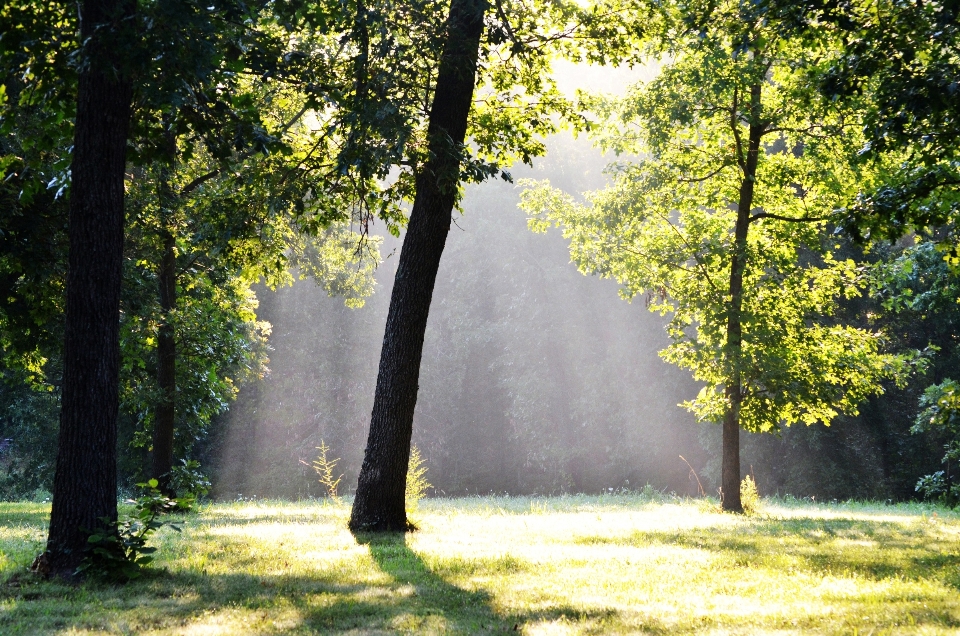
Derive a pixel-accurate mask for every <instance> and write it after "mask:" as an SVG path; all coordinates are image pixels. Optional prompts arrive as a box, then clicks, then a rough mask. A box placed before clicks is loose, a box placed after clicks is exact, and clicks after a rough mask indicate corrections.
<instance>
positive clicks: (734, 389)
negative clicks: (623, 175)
mask: <svg viewBox="0 0 960 636" xmlns="http://www.w3.org/2000/svg"><path fill="white" fill-rule="evenodd" d="M759 116H760V84H755V85H753V86H751V87H750V132H749V138H748V142H747V144H748V145H747V156H746V161H745V162H744V165H743V180H742V181H741V182H740V199H739V201H738V203H737V224H736V229H735V230H734V239H733V258H732V260H731V263H730V288H729V290H730V311H729V313H728V315H727V342H726V346H725V347H724V349H725V351H724V356H725V357H726V362H727V365H728V368H729V371H728V372H729V374H730V375H729V377H728V380H727V386H726V387H725V389H726V390H725V393H726V398H727V411H726V412H725V413H724V414H723V462H722V469H721V478H720V483H721V489H722V498H723V501H722V507H723V509H724V510H727V511H730V512H743V505H742V504H741V502H740V405H741V403H742V402H743V385H742V382H741V374H740V365H741V353H742V349H743V325H742V324H741V314H742V312H743V273H744V270H745V269H746V265H747V234H748V232H749V230H750V210H751V209H753V190H754V184H755V183H756V175H757V161H758V160H759V157H760V140H761V138H762V136H763V125H762V124H761V123H760V121H759ZM733 125H734V126H737V125H739V124H738V123H737V122H736V121H733Z"/></svg>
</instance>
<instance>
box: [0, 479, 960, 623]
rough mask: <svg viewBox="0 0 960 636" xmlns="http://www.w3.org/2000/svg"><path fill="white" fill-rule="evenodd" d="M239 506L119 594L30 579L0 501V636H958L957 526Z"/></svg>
mask: <svg viewBox="0 0 960 636" xmlns="http://www.w3.org/2000/svg"><path fill="white" fill-rule="evenodd" d="M348 513H349V509H348V508H347V506H346V505H341V506H336V505H332V504H323V503H310V502H307V503H282V502H253V503H251V502H243V503H236V504H224V505H214V506H209V507H207V508H205V509H203V511H202V512H201V513H200V514H197V515H191V516H187V517H185V524H184V529H183V533H182V534H181V535H178V534H176V533H175V532H172V531H170V530H167V529H164V530H163V531H161V532H160V534H159V535H158V536H157V538H156V539H155V540H154V542H153V543H154V545H157V546H158V547H159V551H158V553H157V556H158V559H157V561H156V563H155V564H154V565H155V567H152V568H151V569H150V570H149V571H148V572H147V573H146V574H145V576H144V577H143V578H141V579H138V580H137V581H135V582H133V583H131V584H128V585H126V586H110V585H102V584H92V583H91V584H86V585H82V586H78V587H71V586H66V585H63V584H60V583H54V582H46V581H40V580H37V579H36V578H35V577H33V576H32V575H28V574H25V567H26V566H27V565H28V564H29V563H30V561H31V560H32V559H33V557H34V556H35V555H36V554H37V552H39V550H40V549H41V547H42V545H43V540H44V537H45V526H44V524H45V523H46V517H47V514H48V506H47V505H46V504H27V503H15V504H0V581H2V583H0V633H2V634H96V633H112V634H132V633H137V634H141V633H150V634H154V633H156V634H274V633H282V634H287V633H293V634H312V633H348V634H380V633H397V632H401V633H404V632H406V633H492V632H504V631H513V630H514V629H516V630H517V631H520V632H522V633H526V634H568V633H569V634H606V633H654V634H665V633H669V634H677V633H681V634H682V633H707V634H732V633H735V634H750V633H765V634H769V633H775V634H801V633H810V632H815V633H816V632H819V633H836V634H884V633H886V634H911V633H915V634H942V633H960V516H958V515H957V514H956V513H953V512H951V511H949V510H945V509H942V508H935V507H932V506H920V505H898V506H883V505H874V504H853V503H851V504H832V505H831V504H828V505H820V504H817V505H814V504H810V503H803V502H797V501H778V500H764V503H763V506H762V511H761V512H760V513H759V514H757V515H754V516H750V517H742V516H736V515H724V514H718V513H717V512H715V511H714V510H713V508H712V507H711V506H710V505H709V504H708V503H706V502H702V501H700V502H698V501H693V500H679V499H673V500H671V499H669V498H651V497H643V496H640V495H613V496H603V497H592V496H576V497H559V498H522V497H510V498H508V497H485V498H473V499H456V500H426V501H424V502H422V503H421V505H420V508H419V510H418V513H417V521H418V522H419V524H420V527H421V531H420V532H417V533H414V534H411V535H408V536H406V537H395V536H361V537H358V538H355V537H354V536H352V535H351V534H350V533H349V532H347V530H346V519H347V515H348Z"/></svg>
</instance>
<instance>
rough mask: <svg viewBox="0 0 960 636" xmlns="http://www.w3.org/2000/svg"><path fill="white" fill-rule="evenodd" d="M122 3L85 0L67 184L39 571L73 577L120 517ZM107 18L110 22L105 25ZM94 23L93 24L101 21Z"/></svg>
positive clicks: (125, 121) (125, 7)
mask: <svg viewBox="0 0 960 636" xmlns="http://www.w3.org/2000/svg"><path fill="white" fill-rule="evenodd" d="M134 8H135V5H134V4H133V3H132V2H130V1H129V0H84V2H83V4H82V7H81V12H80V15H81V28H80V33H81V41H85V40H88V39H90V41H89V42H88V44H87V53H88V56H89V57H88V58H87V59H88V61H89V63H88V64H87V65H86V66H85V67H84V70H83V71H82V72H81V73H80V76H79V83H78V87H77V116H76V125H75V130H74V148H73V163H72V166H71V170H72V184H71V190H70V229H69V236H70V253H69V265H68V267H69V269H68V272H67V308H66V326H65V335H64V348H63V387H62V402H61V413H60V435H59V447H58V451H57V466H56V474H55V476H54V482H53V510H52V512H51V515H50V533H49V537H48V540H47V549H46V553H45V554H44V555H41V558H40V559H38V563H37V567H38V569H39V570H42V571H44V572H45V573H47V574H50V575H53V576H61V577H65V578H70V577H73V576H74V573H75V571H76V568H77V566H78V565H79V564H80V561H81V560H82V559H83V557H84V555H85V553H86V549H87V545H88V544H87V532H86V531H87V530H94V529H97V528H103V527H104V522H103V520H102V519H104V518H105V519H106V522H107V523H108V524H109V523H110V522H115V521H116V518H117V461H116V452H117V411H118V405H119V385H118V382H119V380H118V378H119V366H120V364H119V358H120V346H119V316H120V280H121V268H122V256H123V255H122V252H123V219H124V211H123V192H124V188H123V178H124V168H125V159H126V148H127V131H128V128H129V122H130V110H131V82H130V80H129V78H128V77H127V76H126V74H125V73H124V71H123V69H122V68H121V65H120V64H119V63H115V62H119V61H120V56H121V55H124V54H125V53H124V47H123V46H118V45H117V42H116V41H111V40H114V38H115V36H116V33H117V27H116V24H118V23H119V22H120V20H121V19H122V18H124V17H127V16H129V15H131V14H132V13H133V11H134ZM110 22H113V23H114V26H113V28H111V27H110V26H104V25H107V24H108V23H110ZM98 27H99V28H98Z"/></svg>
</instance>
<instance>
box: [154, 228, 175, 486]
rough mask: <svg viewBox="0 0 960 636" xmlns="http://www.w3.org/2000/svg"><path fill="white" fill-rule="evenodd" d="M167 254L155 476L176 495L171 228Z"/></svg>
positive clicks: (162, 278)
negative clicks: (173, 472) (172, 479)
mask: <svg viewBox="0 0 960 636" xmlns="http://www.w3.org/2000/svg"><path fill="white" fill-rule="evenodd" d="M162 236H163V256H162V257H161V260H160V276H159V282H160V309H161V312H162V314H163V318H162V322H161V324H160V329H159V331H158V333H157V357H158V363H159V364H158V367H157V385H158V386H159V387H160V403H159V404H158V405H157V410H156V413H155V415H154V421H153V469H152V471H151V477H153V478H154V479H156V480H157V482H158V483H159V486H158V488H159V489H160V492H162V493H163V494H165V495H167V496H168V497H173V496H175V493H174V492H173V489H172V487H171V484H170V477H171V474H170V473H171V470H172V469H173V431H174V422H175V417H176V409H175V405H176V396H177V345H176V340H175V334H174V328H173V323H172V314H173V312H174V311H175V310H176V308H177V263H176V254H175V252H174V248H175V246H176V241H175V239H174V236H173V233H172V232H171V231H170V229H169V228H168V227H165V228H164V230H163V235H162Z"/></svg>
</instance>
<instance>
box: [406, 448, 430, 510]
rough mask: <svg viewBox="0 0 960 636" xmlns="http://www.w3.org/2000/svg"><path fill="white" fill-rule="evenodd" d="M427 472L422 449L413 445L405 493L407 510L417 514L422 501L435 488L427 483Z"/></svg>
mask: <svg viewBox="0 0 960 636" xmlns="http://www.w3.org/2000/svg"><path fill="white" fill-rule="evenodd" d="M427 470H429V469H428V468H427V465H426V460H424V458H423V455H421V454H420V449H419V448H417V447H416V445H411V446H410V463H409V464H408V467H407V486H406V491H405V499H406V505H407V510H409V511H411V512H416V510H417V508H418V506H419V505H420V500H421V499H423V498H424V497H425V496H426V494H427V491H428V490H429V489H431V488H433V485H432V484H431V483H430V482H429V481H427V477H426V475H427Z"/></svg>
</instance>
